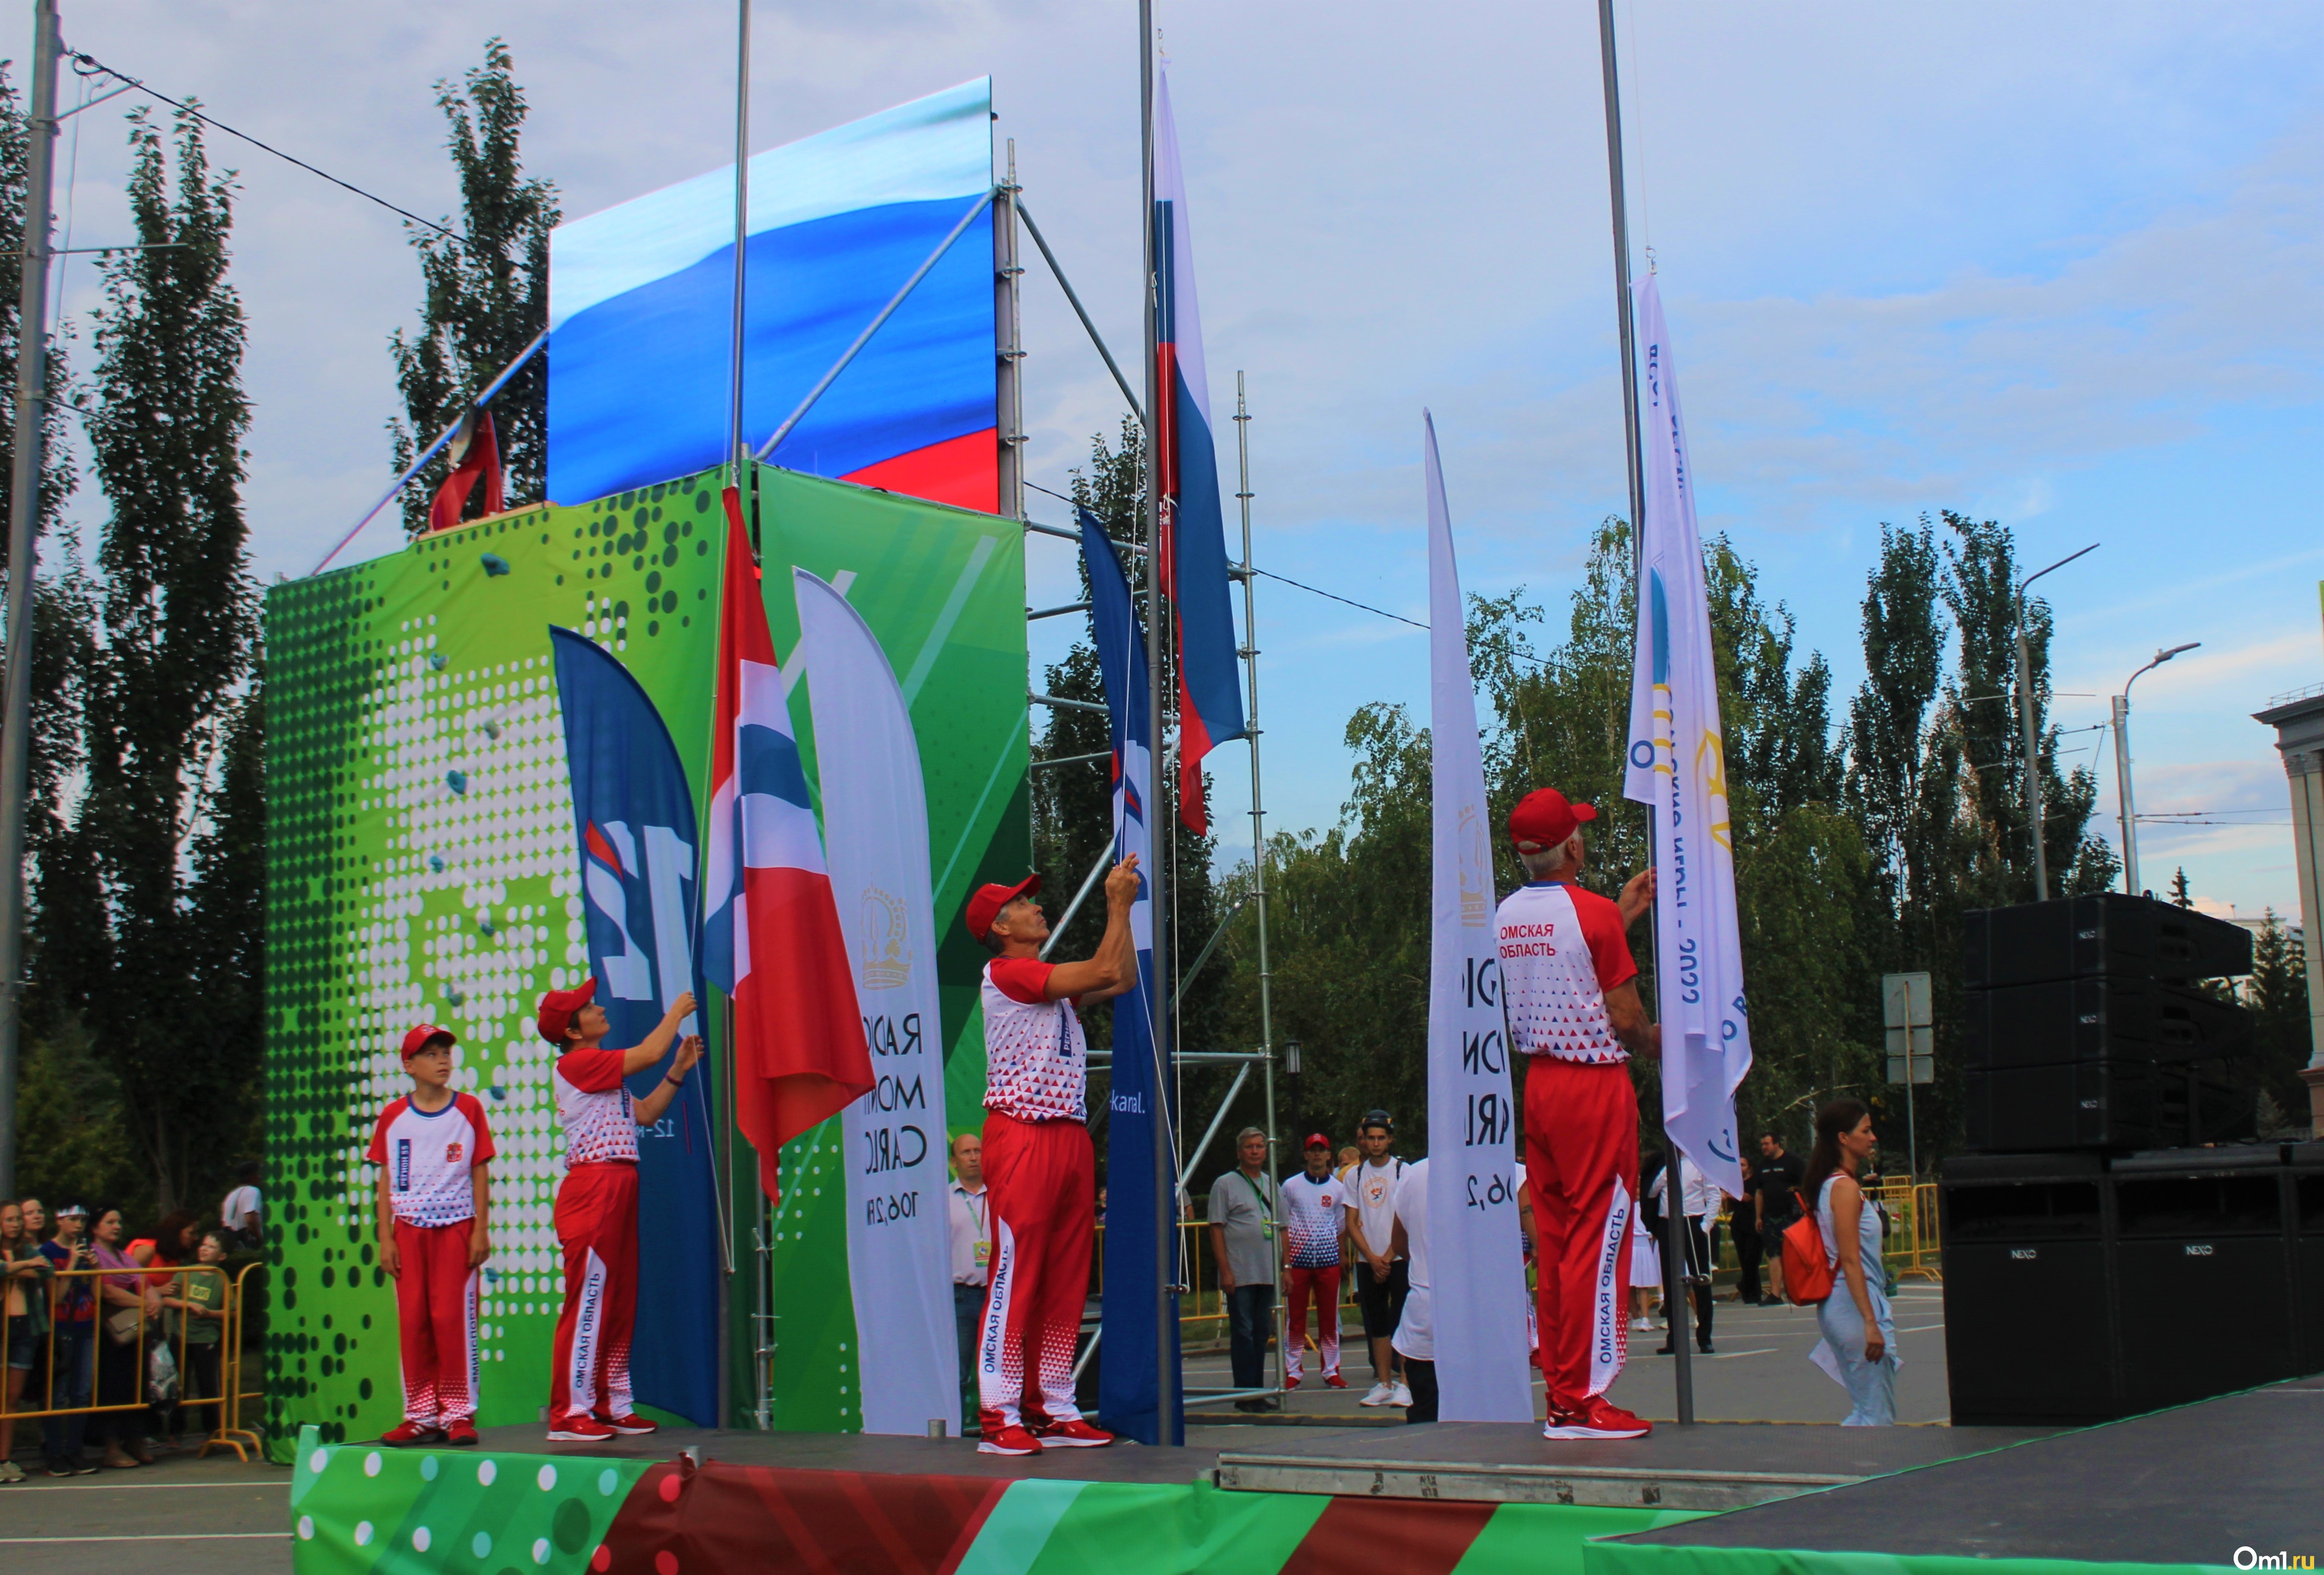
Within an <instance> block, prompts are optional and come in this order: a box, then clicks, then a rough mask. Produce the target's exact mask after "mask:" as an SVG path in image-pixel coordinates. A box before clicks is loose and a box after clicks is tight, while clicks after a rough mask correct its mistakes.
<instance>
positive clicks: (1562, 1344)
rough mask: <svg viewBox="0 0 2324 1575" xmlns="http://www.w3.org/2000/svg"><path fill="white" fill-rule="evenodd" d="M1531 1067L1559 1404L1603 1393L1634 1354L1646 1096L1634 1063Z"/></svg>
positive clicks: (1533, 1137) (1540, 1262) (1528, 1112)
mask: <svg viewBox="0 0 2324 1575" xmlns="http://www.w3.org/2000/svg"><path fill="white" fill-rule="evenodd" d="M1531 1060H1532V1063H1533V1064H1532V1065H1531V1066H1530V1067H1528V1068H1527V1069H1526V1089H1525V1135H1526V1187H1527V1188H1529V1189H1530V1190H1531V1191H1532V1193H1533V1218H1534V1228H1535V1231H1536V1232H1537V1233H1538V1236H1539V1243H1538V1246H1536V1248H1535V1293H1534V1300H1535V1310H1536V1312H1537V1315H1538V1320H1539V1324H1540V1339H1541V1372H1542V1376H1543V1378H1545V1380H1546V1381H1547V1383H1548V1385H1549V1404H1550V1407H1551V1409H1552V1410H1572V1409H1574V1408H1576V1407H1578V1406H1579V1405H1580V1404H1582V1402H1583V1401H1584V1400H1587V1399H1588V1398H1589V1397H1590V1396H1591V1395H1593V1394H1604V1393H1605V1392H1606V1389H1607V1386H1608V1385H1611V1384H1612V1383H1613V1382H1614V1378H1615V1376H1616V1375H1617V1374H1618V1373H1620V1372H1621V1370H1622V1364H1623V1362H1624V1361H1625V1360H1626V1359H1628V1355H1629V1340H1628V1329H1629V1325H1628V1313H1629V1306H1628V1303H1629V1299H1630V1253H1629V1246H1630V1216H1631V1213H1632V1212H1633V1211H1634V1210H1635V1209H1636V1208H1637V1191H1638V1095H1637V1089H1635V1088H1634V1087H1632V1085H1631V1082H1630V1069H1629V1068H1628V1066H1627V1065H1625V1064H1623V1063H1620V1062H1615V1063H1612V1064H1603V1063H1600V1064H1588V1063H1584V1062H1581V1061H1560V1060H1558V1059H1556V1058H1555V1057H1554V1056H1546V1055H1537V1056H1534V1057H1532V1058H1531Z"/></svg>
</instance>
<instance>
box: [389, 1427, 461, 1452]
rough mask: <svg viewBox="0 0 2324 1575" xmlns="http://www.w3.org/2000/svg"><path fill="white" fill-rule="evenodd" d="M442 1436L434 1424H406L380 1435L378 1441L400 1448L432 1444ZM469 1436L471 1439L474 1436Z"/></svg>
mask: <svg viewBox="0 0 2324 1575" xmlns="http://www.w3.org/2000/svg"><path fill="white" fill-rule="evenodd" d="M443 1436H444V1435H443V1434H442V1433H440V1432H438V1431H436V1424H435V1423H434V1422H405V1423H403V1424H402V1425H401V1426H400V1427H392V1428H389V1429H388V1430H387V1431H385V1432H383V1433H382V1434H380V1435H379V1441H380V1442H382V1443H383V1444H393V1445H395V1446H397V1447H398V1448H401V1447H403V1446H405V1445H407V1444H432V1443H434V1442H435V1441H437V1440H438V1439H439V1438H441V1437H443ZM470 1436H471V1437H472V1438H473V1437H474V1436H475V1435H473V1434H471V1435H470Z"/></svg>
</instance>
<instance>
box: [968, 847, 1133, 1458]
mask: <svg viewBox="0 0 2324 1575" xmlns="http://www.w3.org/2000/svg"><path fill="white" fill-rule="evenodd" d="M1138 885H1139V876H1138V856H1137V855H1136V854H1132V855H1130V857H1128V858H1125V859H1123V860H1122V861H1121V862H1120V864H1117V865H1115V866H1113V868H1112V870H1111V872H1110V873H1108V875H1107V876H1106V877H1105V935H1104V937H1103V938H1102V940H1099V941H1098V945H1097V954H1096V955H1095V956H1094V957H1093V958H1091V959H1089V960H1088V961H1087V962H1065V963H1049V962H1044V961H1043V960H1042V959H1041V943H1042V942H1043V941H1045V940H1047V939H1048V938H1049V922H1048V920H1047V917H1046V916H1045V915H1044V914H1043V913H1042V912H1041V904H1040V903H1037V902H1036V901H1034V900H1033V895H1034V894H1035V893H1037V892H1038V891H1039V890H1040V889H1041V877H1040V876H1037V875H1033V876H1026V877H1025V878H1024V879H1023V880H1021V881H1019V882H1018V883H1017V884H1016V885H985V886H981V887H979V888H978V889H977V892H976V894H975V895H973V896H972V897H970V898H969V900H968V913H967V919H968V932H969V934H971V935H972V936H973V937H975V938H976V940H977V941H978V942H979V943H980V944H982V946H983V947H984V949H985V950H988V951H990V952H991V953H992V954H993V958H992V960H991V962H989V963H987V964H985V965H984V987H983V1005H984V1186H985V1197H986V1199H987V1200H988V1201H987V1204H986V1209H987V1214H986V1218H988V1219H989V1220H990V1221H991V1227H990V1228H991V1233H992V1250H991V1259H990V1261H989V1265H988V1267H989V1271H990V1272H989V1274H988V1275H987V1278H986V1282H985V1283H986V1290H985V1301H984V1318H983V1320H982V1322H981V1323H980V1324H979V1325H978V1329H977V1339H976V1388H977V1424H978V1431H979V1434H980V1439H979V1441H978V1443H977V1446H976V1447H977V1449H978V1450H981V1451H982V1452H983V1453H985V1454H988V1455H1037V1454H1039V1453H1040V1452H1041V1450H1043V1449H1044V1448H1048V1449H1061V1448H1062V1449H1074V1448H1081V1449H1087V1448H1091V1447H1093V1446H1095V1445H1099V1444H1110V1443H1111V1442H1112V1441H1113V1435H1112V1434H1111V1433H1109V1432H1102V1431H1099V1430H1098V1429H1096V1428H1094V1427H1092V1426H1091V1425H1090V1424H1089V1423H1088V1422H1084V1421H1083V1420H1082V1413H1081V1408H1080V1407H1079V1406H1078V1405H1076V1404H1074V1343H1075V1341H1076V1340H1077V1339H1079V1338H1080V1335H1081V1327H1082V1304H1083V1302H1084V1301H1086V1300H1087V1299H1088V1296H1089V1271H1090V1249H1091V1246H1092V1244H1093V1241H1094V1239H1095V1235H1096V1223H1097V1222H1096V1218H1095V1208H1094V1205H1095V1201H1096V1162H1095V1158H1094V1155H1093V1153H1092V1150H1091V1146H1090V1135H1089V1126H1088V1120H1089V1111H1088V1108H1087V1107H1086V1106H1085V1104H1084V1099H1083V1095H1084V1089H1086V1087H1087V1085H1088V1080H1089V1045H1088V1042H1087V1041H1085V1040H1084V1038H1083V1037H1082V1023H1081V1017H1080V1015H1079V1014H1078V1013H1077V1012H1076V1011H1075V1008H1076V1007H1078V1006H1081V1005H1085V1004H1087V1003H1089V1002H1091V1001H1102V1000H1104V999H1106V998H1108V997H1109V996H1118V995H1120V994H1121V993H1122V992H1123V991H1125V990H1128V989H1129V988H1130V987H1131V986H1133V985H1135V984H1136V983H1137V982H1138V955H1137V952H1136V951H1135V950H1134V949H1133V947H1134V943H1133V941H1132V940H1131V937H1130V906H1131V904H1132V903H1135V902H1136V901H1137V899H1138Z"/></svg>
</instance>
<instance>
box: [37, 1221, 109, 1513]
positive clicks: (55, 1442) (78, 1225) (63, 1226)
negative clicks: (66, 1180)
mask: <svg viewBox="0 0 2324 1575" xmlns="http://www.w3.org/2000/svg"><path fill="white" fill-rule="evenodd" d="M87 1228H88V1209H84V1208H82V1207H81V1206H80V1205H79V1204H78V1203H66V1204H62V1205H60V1207H59V1208H58V1209H57V1234H56V1237H55V1238H54V1239H53V1240H51V1241H44V1242H42V1244H41V1255H42V1256H43V1257H45V1258H47V1259H48V1260H49V1266H50V1267H51V1269H56V1270H62V1269H93V1268H95V1267H96V1266H97V1259H96V1257H95V1255H93V1254H92V1253H91V1252H90V1251H89V1244H88V1239H87V1237H86V1234H85V1233H86V1231H87ZM49 1328H50V1341H51V1348H50V1356H49V1371H48V1378H49V1404H50V1407H51V1409H52V1410H62V1411H65V1412H67V1413H69V1414H67V1415H64V1416H51V1417H49V1418H47V1419H46V1420H45V1421H43V1422H42V1424H41V1444H42V1449H43V1450H45V1451H46V1453H47V1455H48V1457H49V1475H50V1476H51V1477H86V1476H88V1475H89V1474H90V1473H91V1472H93V1471H95V1470H96V1469H97V1468H96V1467H95V1466H92V1465H89V1464H88V1463H87V1462H86V1461H84V1460H83V1459H81V1454H80V1445H81V1437H82V1435H83V1433H85V1432H86V1431H88V1415H87V1413H86V1412H85V1411H83V1410H81V1409H80V1408H82V1407H85V1406H87V1405H88V1397H89V1393H90V1388H91V1385H93V1383H94V1381H95V1376H96V1361H97V1290H96V1287H95V1285H94V1284H93V1283H91V1282H89V1281H88V1280H86V1279H63V1280H59V1281H57V1282H55V1285H54V1295H53V1296H52V1298H51V1307H50V1324H49Z"/></svg>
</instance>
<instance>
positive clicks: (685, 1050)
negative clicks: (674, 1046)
mask: <svg viewBox="0 0 2324 1575" xmlns="http://www.w3.org/2000/svg"><path fill="white" fill-rule="evenodd" d="M683 998H684V999H685V1000H688V1001H691V1000H692V999H694V997H693V996H685V997H683ZM664 1026H668V1024H667V1023H665V1024H664ZM630 1053H631V1054H632V1055H635V1054H637V1052H636V1051H634V1050H633V1051H632V1052H630ZM701 1059H702V1036H701V1035H700V1034H698V1033H689V1034H687V1036H686V1038H685V1039H684V1040H683V1041H682V1042H680V1043H679V1044H678V1059H677V1060H676V1061H672V1062H671V1063H670V1068H669V1070H668V1071H666V1072H664V1073H663V1074H662V1077H661V1081H660V1082H659V1083H656V1084H655V1085H654V1091H653V1092H652V1093H650V1094H648V1095H647V1096H646V1097H645V1098H642V1099H639V1100H637V1101H635V1102H634V1103H633V1105H632V1114H633V1115H635V1116H636V1117H637V1123H638V1125H639V1126H652V1125H653V1124H654V1123H655V1122H657V1121H659V1120H660V1119H661V1113H662V1112H663V1111H665V1110H667V1109H669V1102H670V1101H671V1100H672V1099H674V1098H677V1097H678V1089H679V1088H680V1087H681V1086H682V1085H683V1084H684V1083H685V1081H686V1074H687V1072H689V1071H691V1070H694V1063H695V1062H696V1061H700V1060H701ZM648 1064H649V1065H650V1064H651V1063H650V1062H649V1063H648Z"/></svg>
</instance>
